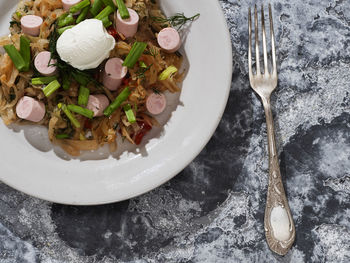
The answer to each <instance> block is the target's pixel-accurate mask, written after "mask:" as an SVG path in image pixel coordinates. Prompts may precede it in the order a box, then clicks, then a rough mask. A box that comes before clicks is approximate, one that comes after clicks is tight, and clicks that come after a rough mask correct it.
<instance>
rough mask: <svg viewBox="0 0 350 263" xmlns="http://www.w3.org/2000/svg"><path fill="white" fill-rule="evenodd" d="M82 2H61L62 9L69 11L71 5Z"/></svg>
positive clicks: (64, 0)
mask: <svg viewBox="0 0 350 263" xmlns="http://www.w3.org/2000/svg"><path fill="white" fill-rule="evenodd" d="M81 1H82V0H62V4H63V9H64V10H69V9H70V8H71V7H72V6H73V5H76V4H78V3H79V2H81Z"/></svg>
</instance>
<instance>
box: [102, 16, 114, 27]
mask: <svg viewBox="0 0 350 263" xmlns="http://www.w3.org/2000/svg"><path fill="white" fill-rule="evenodd" d="M101 21H102V23H103V26H104V27H110V26H111V25H112V22H111V20H109V17H108V16H105V17H104V18H102V20H101Z"/></svg>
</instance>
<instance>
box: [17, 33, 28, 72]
mask: <svg viewBox="0 0 350 263" xmlns="http://www.w3.org/2000/svg"><path fill="white" fill-rule="evenodd" d="M20 47H21V48H20V51H19V53H20V54H21V56H22V58H23V60H24V63H25V64H26V66H25V67H24V69H23V71H29V69H30V61H31V54H30V40H29V39H28V38H26V37H25V36H21V38H20Z"/></svg>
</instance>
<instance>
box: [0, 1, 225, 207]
mask: <svg viewBox="0 0 350 263" xmlns="http://www.w3.org/2000/svg"><path fill="white" fill-rule="evenodd" d="M15 2H16V1H14V0H1V3H0V33H1V35H4V34H7V32H8V25H9V21H10V17H11V13H12V12H13V10H14V9H15V7H14V3H15ZM161 3H162V8H163V10H164V12H165V13H166V14H167V15H171V14H174V13H176V12H185V14H186V15H187V16H190V15H194V14H196V13H200V14H201V16H200V18H199V19H198V20H197V21H196V22H194V23H193V24H192V26H191V27H190V28H189V32H188V34H186V39H185V41H184V50H185V53H186V56H187V65H186V67H187V68H188V74H187V76H186V79H185V81H184V83H183V90H182V92H181V95H180V103H179V105H178V106H177V103H175V102H176V101H177V99H176V98H175V99H172V100H171V103H170V104H171V105H170V107H169V108H168V112H167V114H165V115H164V116H163V118H162V120H161V121H162V122H165V126H164V128H163V129H158V130H154V131H153V133H152V134H150V135H149V136H148V138H146V142H145V143H144V145H142V146H141V147H140V148H139V149H136V148H134V149H132V147H130V145H129V144H125V145H124V146H122V147H120V150H119V153H117V154H114V155H109V154H108V149H101V150H99V151H98V152H95V153H84V154H83V155H82V156H81V157H80V158H78V159H71V158H69V157H68V156H64V154H63V153H62V151H61V150H60V149H57V148H52V146H51V145H50V144H49V143H48V141H47V134H46V130H45V129H44V128H40V127H33V126H26V127H21V128H20V127H14V128H13V130H11V129H9V128H7V127H6V126H5V125H4V124H3V123H2V122H1V124H0V138H1V146H0V160H1V166H0V180H2V181H3V182H4V183H6V184H8V185H10V186H12V187H13V188H16V189H18V190H20V191H22V192H25V193H27V194H29V195H32V196H35V197H38V198H41V199H45V200H49V201H52V202H57V203H63V204H74V205H92V204H104V203H111V202H116V201H121V200H125V199H129V198H131V197H134V196H137V195H140V194H143V193H145V192H147V191H150V190H152V189H154V188H155V187H157V186H159V185H161V184H163V183H165V182H166V181H168V180H169V179H171V178H172V177H173V176H175V175H176V174H177V173H179V172H180V171H181V170H182V169H183V168H185V167H186V166H187V165H188V164H189V163H190V162H191V161H192V160H193V159H194V158H195V157H196V156H197V155H198V154H199V153H200V151H201V150H202V149H203V147H204V146H205V145H206V143H207V142H208V141H209V139H210V137H211V136H212V135H213V133H214V131H215V129H216V127H217V125H218V123H219V121H220V119H221V116H222V114H223V111H224V109H225V106H226V103H227V99H228V95H229V90H230V84H231V74H232V50H231V42H230V36H229V33H228V29H227V25H226V21H225V18H224V15H223V13H222V11H221V9H220V6H219V3H218V1H217V0H205V1H204V0H201V1H198V0H176V1H174V0H161ZM184 37H185V36H184ZM182 53H184V51H182ZM168 117H170V119H169V120H167V119H168ZM153 137H154V138H153ZM125 147H126V148H127V149H128V151H126V152H124V153H122V154H120V151H121V150H123V149H124V148H125Z"/></svg>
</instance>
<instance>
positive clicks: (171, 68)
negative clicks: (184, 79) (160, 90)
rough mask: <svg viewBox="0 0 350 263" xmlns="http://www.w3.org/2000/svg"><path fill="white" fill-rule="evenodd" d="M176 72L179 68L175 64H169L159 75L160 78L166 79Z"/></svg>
mask: <svg viewBox="0 0 350 263" xmlns="http://www.w3.org/2000/svg"><path fill="white" fill-rule="evenodd" d="M176 72H177V68H176V67H175V66H169V67H167V68H166V69H165V70H164V71H163V72H162V73H161V74H160V75H159V80H166V79H168V78H169V77H170V76H171V75H172V74H174V73H176Z"/></svg>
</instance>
